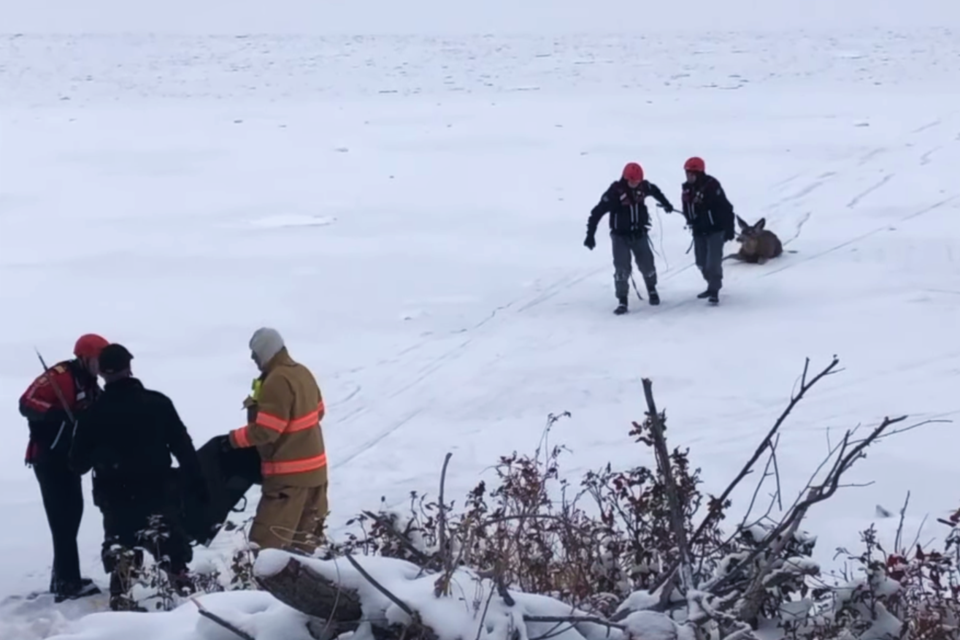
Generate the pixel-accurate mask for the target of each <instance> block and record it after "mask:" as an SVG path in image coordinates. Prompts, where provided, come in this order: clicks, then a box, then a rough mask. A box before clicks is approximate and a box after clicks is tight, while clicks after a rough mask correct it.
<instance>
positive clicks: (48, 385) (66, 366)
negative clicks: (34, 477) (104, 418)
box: [20, 360, 100, 464]
mask: <svg viewBox="0 0 960 640" xmlns="http://www.w3.org/2000/svg"><path fill="white" fill-rule="evenodd" d="M54 385H56V388H59V390H60V394H61V395H62V396H63V400H64V401H66V404H67V407H66V408H67V409H69V410H70V413H71V414H72V415H73V416H74V418H76V415H77V413H78V412H80V411H83V410H84V409H85V408H86V407H88V406H89V405H90V403H91V402H93V400H94V399H95V398H96V397H97V396H98V395H100V387H99V385H98V384H97V379H96V377H94V376H92V375H90V373H89V372H88V371H87V370H86V369H84V368H83V367H82V366H81V365H80V363H79V362H77V361H76V360H67V361H64V362H58V363H57V364H55V365H53V366H52V367H50V368H49V369H48V370H47V371H45V372H43V373H42V374H40V375H39V376H38V377H37V378H36V379H35V380H34V381H33V383H31V385H30V386H29V387H27V390H26V391H24V392H23V395H22V396H20V414H21V415H22V416H23V417H25V418H26V419H27V423H28V425H29V426H30V443H29V444H28V446H27V455H26V462H27V464H31V463H32V462H33V461H34V460H35V458H36V456H37V454H38V453H39V452H40V451H41V450H53V449H55V450H57V451H62V452H63V453H64V459H66V453H67V452H68V451H69V449H70V442H71V441H72V439H73V427H72V425H71V424H70V419H69V418H68V417H67V412H66V410H65V409H64V406H63V402H61V400H60V398H59V397H58V395H57V391H56V390H55V387H54Z"/></svg>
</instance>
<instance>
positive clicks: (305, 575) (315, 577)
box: [256, 556, 363, 630]
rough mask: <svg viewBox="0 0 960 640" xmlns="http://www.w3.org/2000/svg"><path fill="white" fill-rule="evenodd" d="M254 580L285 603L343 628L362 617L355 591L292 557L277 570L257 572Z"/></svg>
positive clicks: (348, 626) (355, 625)
mask: <svg viewBox="0 0 960 640" xmlns="http://www.w3.org/2000/svg"><path fill="white" fill-rule="evenodd" d="M256 580H257V584H259V585H260V588H262V589H263V590H264V591H267V592H268V593H270V594H271V595H272V596H273V597H275V598H276V599H277V600H279V601H280V602H282V603H284V604H285V605H287V606H288V607H292V608H294V609H296V610H297V611H300V612H302V613H305V614H307V615H308V616H313V617H315V618H321V619H323V620H329V621H331V622H335V623H336V624H337V626H338V627H339V628H340V629H342V630H351V629H355V628H356V627H357V626H358V625H359V624H360V620H361V618H362V617H363V609H362V608H361V607H360V596H359V594H357V592H356V591H354V590H353V589H347V588H345V587H342V586H340V585H338V584H336V583H335V582H331V581H330V580H327V579H326V578H324V577H323V576H322V575H320V574H319V573H317V572H316V571H314V570H312V569H311V568H310V567H308V566H307V565H305V564H303V563H301V562H300V561H298V560H297V559H296V558H295V557H292V556H291V557H290V558H289V560H287V562H286V564H285V565H284V566H283V567H282V568H280V569H279V570H278V571H270V572H268V573H264V572H258V573H257V577H256Z"/></svg>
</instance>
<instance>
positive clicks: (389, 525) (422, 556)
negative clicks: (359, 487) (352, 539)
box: [361, 511, 434, 567]
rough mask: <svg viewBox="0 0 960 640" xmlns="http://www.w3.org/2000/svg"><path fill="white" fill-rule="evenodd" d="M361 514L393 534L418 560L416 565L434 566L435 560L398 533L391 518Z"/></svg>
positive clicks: (370, 513) (366, 513)
mask: <svg viewBox="0 0 960 640" xmlns="http://www.w3.org/2000/svg"><path fill="white" fill-rule="evenodd" d="M361 513H362V514H363V515H365V516H367V517H368V518H370V519H371V520H373V521H374V522H376V523H377V524H379V525H380V526H381V527H383V528H384V529H386V531H387V533H389V534H391V535H392V536H393V537H394V539H396V541H397V542H399V543H400V545H401V546H402V547H403V548H404V549H406V550H407V551H409V552H410V554H411V555H412V556H414V557H415V558H416V563H417V564H419V565H420V566H421V567H427V566H429V565H430V564H432V562H433V560H434V558H432V557H430V556H429V555H427V554H426V553H424V552H423V551H421V550H420V549H417V547H416V546H415V545H414V544H413V543H412V542H410V539H409V538H407V537H406V536H405V535H404V534H403V533H402V532H400V531H397V529H396V527H394V526H393V522H392V521H391V520H390V519H389V518H387V517H385V516H381V515H379V514H376V513H374V512H373V511H361Z"/></svg>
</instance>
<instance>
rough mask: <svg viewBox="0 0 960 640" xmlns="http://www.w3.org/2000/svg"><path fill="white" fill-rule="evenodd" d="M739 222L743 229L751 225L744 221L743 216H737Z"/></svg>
mask: <svg viewBox="0 0 960 640" xmlns="http://www.w3.org/2000/svg"><path fill="white" fill-rule="evenodd" d="M737 224H739V225H740V228H741V229H746V228H747V227H749V226H750V225H748V224H747V223H746V222H744V221H743V218H741V217H740V216H737Z"/></svg>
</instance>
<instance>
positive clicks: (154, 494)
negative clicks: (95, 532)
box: [70, 344, 208, 610]
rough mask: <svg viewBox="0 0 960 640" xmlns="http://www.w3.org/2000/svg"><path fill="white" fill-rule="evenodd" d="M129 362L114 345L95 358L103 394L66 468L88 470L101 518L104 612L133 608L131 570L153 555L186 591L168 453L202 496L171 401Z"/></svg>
mask: <svg viewBox="0 0 960 640" xmlns="http://www.w3.org/2000/svg"><path fill="white" fill-rule="evenodd" d="M132 359H133V356H132V355H131V354H130V352H129V351H128V350H127V349H126V348H125V347H123V346H122V345H119V344H111V345H108V346H106V347H104V349H103V351H102V352H101V354H100V359H99V364H100V375H101V376H102V377H103V379H104V381H105V383H106V384H105V386H104V391H103V394H102V395H101V396H100V397H99V398H98V399H97V400H96V402H94V403H93V405H92V406H91V407H90V409H89V410H88V411H87V413H86V414H85V415H84V416H83V419H82V420H80V421H79V422H78V425H77V432H76V434H75V435H74V439H73V445H72V447H71V449H70V464H71V466H72V467H73V469H74V470H75V471H76V472H77V473H80V474H84V473H86V472H88V471H90V470H91V469H92V470H93V471H94V480H93V495H94V503H95V504H96V505H97V506H98V507H99V508H100V511H101V512H102V513H103V529H104V542H103V550H102V553H101V558H102V560H103V567H104V570H105V571H106V572H107V573H109V574H111V575H110V606H111V608H112V609H114V610H118V609H130V608H135V605H134V604H133V603H132V601H130V600H129V599H128V598H127V597H126V594H127V592H128V590H129V588H130V586H131V585H130V584H128V581H127V576H128V575H129V569H131V568H138V567H139V566H141V565H142V562H143V556H142V553H139V552H136V551H133V547H135V546H142V547H144V548H146V549H148V550H150V551H151V554H152V555H154V556H155V557H156V558H157V559H158V560H160V566H161V567H162V568H163V569H164V570H165V571H166V572H167V574H168V575H169V576H170V578H171V581H172V583H173V584H174V586H175V587H176V588H178V589H179V590H180V591H181V592H183V591H186V590H189V587H190V581H189V577H188V576H187V563H188V562H190V560H191V559H192V557H193V551H192V549H191V547H190V542H189V540H188V539H187V537H186V535H185V534H184V533H183V530H182V526H181V522H180V514H179V511H180V509H179V506H180V495H179V491H178V485H177V482H176V480H175V475H174V474H175V472H174V470H173V468H172V465H171V460H170V454H173V455H174V456H175V457H176V458H177V462H178V463H179V464H180V470H181V472H182V473H183V475H184V477H185V479H186V483H187V487H188V490H190V491H193V492H196V493H197V494H199V495H200V496H205V495H208V490H207V486H206V483H205V481H204V479H203V476H202V474H201V470H200V461H199V459H198V457H197V452H196V450H195V449H194V446H193V441H192V440H191V439H190V435H189V434H188V433H187V428H186V427H185V426H184V424H183V422H182V421H181V420H180V416H179V415H178V414H177V410H176V409H175V408H174V406H173V403H172V402H171V401H170V399H169V398H168V397H167V396H165V395H164V394H162V393H159V392H157V391H151V390H149V389H145V388H144V386H143V384H142V383H141V382H140V381H139V380H138V379H136V378H134V377H133V375H132V373H131V371H130V361H131V360H132Z"/></svg>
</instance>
